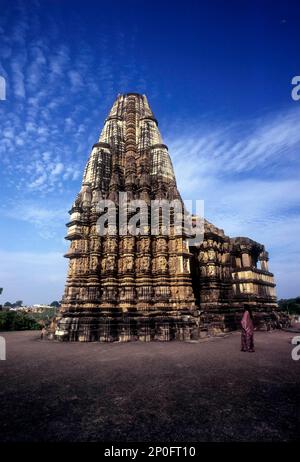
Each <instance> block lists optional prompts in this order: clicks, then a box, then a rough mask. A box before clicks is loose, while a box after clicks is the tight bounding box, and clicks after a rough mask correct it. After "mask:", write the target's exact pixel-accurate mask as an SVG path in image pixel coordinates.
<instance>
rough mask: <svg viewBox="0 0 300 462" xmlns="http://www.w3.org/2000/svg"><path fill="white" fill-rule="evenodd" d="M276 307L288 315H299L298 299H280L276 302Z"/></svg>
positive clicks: (299, 302) (299, 304)
mask: <svg viewBox="0 0 300 462" xmlns="http://www.w3.org/2000/svg"><path fill="white" fill-rule="evenodd" d="M278 305H279V307H280V309H281V310H282V311H286V312H288V313H289V314H300V297H296V298H288V299H281V300H279V301H278Z"/></svg>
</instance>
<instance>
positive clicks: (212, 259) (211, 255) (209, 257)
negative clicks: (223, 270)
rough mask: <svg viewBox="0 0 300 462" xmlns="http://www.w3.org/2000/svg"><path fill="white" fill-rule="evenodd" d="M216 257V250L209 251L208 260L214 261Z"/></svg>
mask: <svg viewBox="0 0 300 462" xmlns="http://www.w3.org/2000/svg"><path fill="white" fill-rule="evenodd" d="M215 258H216V252H215V251H214V250H212V249H210V250H209V251H208V260H209V261H214V260H215Z"/></svg>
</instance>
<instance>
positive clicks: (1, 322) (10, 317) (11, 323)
mask: <svg viewBox="0 0 300 462" xmlns="http://www.w3.org/2000/svg"><path fill="white" fill-rule="evenodd" d="M40 328H41V326H40V325H39V324H38V323H37V322H36V321H35V319H33V318H31V317H30V316H29V315H28V314H27V313H22V312H18V311H3V312H0V331H8V330H10V331H12V330H39V329H40Z"/></svg>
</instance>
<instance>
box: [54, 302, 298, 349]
mask: <svg viewBox="0 0 300 462" xmlns="http://www.w3.org/2000/svg"><path fill="white" fill-rule="evenodd" d="M242 315H243V311H242V310H241V311H240V310H239V311H237V310H235V309H233V310H226V311H224V312H214V311H213V310H212V311H206V312H205V311H204V312H203V311H202V312H197V311H196V312H194V314H191V313H189V314H186V313H184V314H183V313H180V314H174V313H159V314H158V313H156V314H154V313H151V314H149V313H147V315H145V314H144V313H141V314H138V313H126V314H122V313H113V314H112V313H107V314H106V315H104V314H103V313H99V312H98V313H89V312H78V313H77V312H69V313H64V314H63V315H62V316H61V317H59V318H57V319H56V320H55V322H54V323H53V324H52V326H51V327H50V329H49V334H48V337H49V338H50V339H56V340H61V341H71V342H72V341H73V342H77V341H79V342H130V341H143V342H150V341H163V342H166V341H171V340H181V341H189V340H199V339H201V338H203V337H207V336H215V335H220V334H224V333H226V332H232V331H235V330H238V329H240V322H241V319H242ZM288 323H289V320H288V318H286V317H284V316H283V315H282V313H280V312H278V311H268V312H265V311H257V312H254V324H255V328H256V329H257V330H271V329H276V328H282V327H287V326H288Z"/></svg>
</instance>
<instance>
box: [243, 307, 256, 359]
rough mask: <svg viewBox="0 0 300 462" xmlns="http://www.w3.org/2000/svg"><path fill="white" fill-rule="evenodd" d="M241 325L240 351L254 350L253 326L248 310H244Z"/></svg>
mask: <svg viewBox="0 0 300 462" xmlns="http://www.w3.org/2000/svg"><path fill="white" fill-rule="evenodd" d="M241 325H242V338H241V343H242V345H241V350H242V351H249V352H252V351H254V341H253V332H254V326H253V321H252V319H251V316H250V313H249V311H245V312H244V314H243V318H242V321H241Z"/></svg>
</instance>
